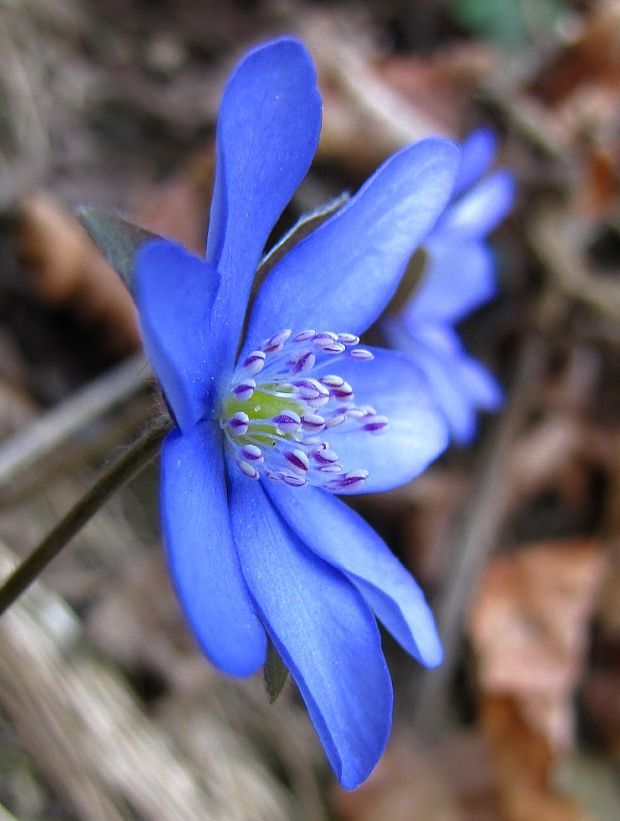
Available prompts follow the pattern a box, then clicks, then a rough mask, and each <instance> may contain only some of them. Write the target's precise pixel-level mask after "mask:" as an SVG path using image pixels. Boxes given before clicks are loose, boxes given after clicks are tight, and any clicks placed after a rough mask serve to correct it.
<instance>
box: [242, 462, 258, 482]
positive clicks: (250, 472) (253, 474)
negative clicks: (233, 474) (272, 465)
mask: <svg viewBox="0 0 620 821" xmlns="http://www.w3.org/2000/svg"><path fill="white" fill-rule="evenodd" d="M237 464H238V465H239V468H240V469H241V472H242V473H244V474H245V475H246V476H247V477H248V479H260V473H259V472H258V471H257V470H256V468H255V467H253V466H252V465H251V464H250V463H249V462H245V461H244V460H243V459H239V461H238V462H237Z"/></svg>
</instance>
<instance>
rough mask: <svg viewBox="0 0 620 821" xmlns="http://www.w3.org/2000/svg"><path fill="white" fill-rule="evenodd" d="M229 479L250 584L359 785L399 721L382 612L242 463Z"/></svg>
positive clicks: (320, 730)
mask: <svg viewBox="0 0 620 821" xmlns="http://www.w3.org/2000/svg"><path fill="white" fill-rule="evenodd" d="M229 480H230V488H231V494H230V496H231V512H232V523H233V533H234V538H235V542H236V544H237V549H238V551H239V556H240V559H241V565H242V567H243V573H244V575H245V578H246V581H247V583H248V587H249V588H250V590H251V592H252V595H253V597H254V599H255V601H256V604H257V607H258V610H259V612H260V614H261V617H262V619H263V621H264V623H265V626H266V629H267V631H268V633H269V635H270V637H271V639H272V640H273V642H274V644H275V646H276V648H277V650H278V652H279V653H280V655H281V657H282V659H283V661H284V663H285V664H286V666H287V667H288V668H289V670H290V671H291V674H292V676H293V678H294V679H295V681H296V682H297V685H298V687H299V690H300V692H301V695H302V697H303V699H304V701H305V703H306V707H307V708H308V713H309V714H310V718H311V719H312V723H313V724H314V727H315V729H316V732H317V734H318V736H319V738H320V740H321V743H322V745H323V747H324V749H325V752H326V754H327V757H328V758H329V761H330V764H331V765H332V767H333V769H334V771H335V773H336V775H337V776H338V780H339V781H340V783H341V784H342V786H343V787H346V788H347V789H353V788H354V787H357V786H358V785H359V784H360V783H361V782H362V781H364V779H365V778H367V777H368V775H369V774H370V772H371V771H372V769H373V767H374V766H375V764H376V763H377V761H378V759H379V757H380V756H381V753H382V752H383V749H384V747H385V744H386V741H387V737H388V735H389V731H390V725H391V717H392V715H391V714H392V683H391V681H390V676H389V673H388V670H387V667H386V664H385V659H384V658H383V653H382V651H381V639H380V635H379V631H378V628H377V625H376V622H375V620H374V617H373V615H372V613H371V611H370V609H369V608H368V607H367V605H366V604H365V602H364V601H363V599H362V597H361V596H360V595H359V593H358V592H357V591H356V589H355V587H354V586H353V585H352V584H351V583H350V582H349V581H348V579H347V578H346V577H345V576H344V575H343V574H342V573H340V572H339V571H337V570H335V569H334V568H333V567H332V566H331V565H329V564H327V563H326V562H324V561H323V560H322V559H320V558H318V557H317V556H316V555H315V554H314V553H312V552H311V551H310V550H309V549H308V548H307V547H306V546H305V545H304V544H303V543H302V542H301V541H300V540H299V539H298V538H297V537H296V536H295V534H294V533H293V532H292V531H291V530H290V529H289V528H288V527H287V525H286V524H285V522H284V521H283V520H282V518H281V517H280V515H279V514H278V513H277V512H276V511H275V510H274V508H273V507H272V505H271V503H270V502H269V499H268V498H267V497H266V496H265V492H264V490H263V488H262V485H261V484H260V483H259V482H253V481H252V480H250V479H247V478H246V477H244V476H242V475H241V474H240V473H239V472H238V471H237V470H236V469H235V468H233V469H232V470H231V472H230V477H229ZM325 526H326V527H329V526H330V525H329V523H326V524H325Z"/></svg>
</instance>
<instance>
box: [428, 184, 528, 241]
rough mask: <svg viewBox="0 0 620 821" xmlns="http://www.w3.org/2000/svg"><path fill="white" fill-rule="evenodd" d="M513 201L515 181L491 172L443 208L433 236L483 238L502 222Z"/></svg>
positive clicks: (455, 238) (454, 238)
mask: <svg viewBox="0 0 620 821" xmlns="http://www.w3.org/2000/svg"><path fill="white" fill-rule="evenodd" d="M514 198H515V179H514V175H513V174H512V173H511V172H510V171H505V170H502V171H495V172H494V173H493V174H489V176H487V177H485V178H484V179H483V180H481V181H480V182H479V183H478V184H477V185H475V186H474V187H473V188H471V189H470V190H469V191H468V192H467V193H466V194H464V195H463V196H462V197H461V198H460V199H459V200H457V202H455V203H454V204H453V205H451V206H450V208H448V209H447V211H446V213H445V215H444V216H443V217H442V218H441V221H440V222H439V224H438V225H437V228H436V231H435V232H434V236H439V235H441V236H442V237H446V239H447V238H448V236H450V238H452V239H453V240H454V241H456V240H457V238H458V237H461V238H463V239H465V238H467V237H471V238H476V237H484V236H486V235H487V234H488V233H490V232H491V231H492V230H493V229H494V228H496V227H497V225H499V223H500V222H501V221H502V220H503V219H504V217H505V216H506V214H508V212H509V211H510V209H511V208H512V205H513V202H514Z"/></svg>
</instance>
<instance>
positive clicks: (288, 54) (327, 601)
mask: <svg viewBox="0 0 620 821" xmlns="http://www.w3.org/2000/svg"><path fill="white" fill-rule="evenodd" d="M320 120H321V101H320V97H319V94H318V91H317V88H316V76H315V71H314V67H313V65H312V62H311V60H310V57H309V55H308V54H307V52H306V51H305V49H304V47H303V46H302V45H301V44H300V43H299V42H298V41H296V40H293V39H290V38H284V39H279V40H275V41H272V42H270V43H267V44H266V45H263V46H261V47H259V48H257V49H255V50H254V51H251V52H250V53H249V54H248V55H247V56H246V57H245V59H244V60H243V61H242V62H241V64H240V65H239V66H238V67H237V69H236V71H235V72H234V73H233V75H232V77H231V78H230V80H229V81H228V85H227V87H226V90H225V93H224V97H223V101H222V107H221V111H220V116H219V121H218V127H217V165H216V181H215V188H214V194H213V203H212V207H211V222H210V227H209V235H208V241H207V251H206V258H205V259H199V258H198V257H195V256H193V255H191V254H190V253H188V252H187V251H185V250H184V249H183V248H181V247H180V246H178V245H176V244H175V243H172V242H168V241H156V242H150V243H148V244H147V245H146V246H144V247H143V248H142V249H141V251H140V253H139V256H138V262H137V271H136V280H137V286H136V287H137V302H138V307H139V311H140V318H141V327H142V332H143V337H144V341H145V346H146V349H147V352H148V354H149V356H150V358H151V361H152V363H153V365H154V367H155V370H156V372H157V375H158V377H159V380H160V382H161V385H162V388H163V391H164V393H165V396H166V399H167V402H168V405H169V407H170V409H171V411H172V414H173V416H174V419H175V421H176V423H177V427H176V428H175V429H174V430H173V431H172V432H171V433H170V434H169V436H168V438H167V439H166V441H165V442H164V445H163V449H162V458H161V461H162V486H161V515H162V520H163V531H164V540H165V543H166V548H167V553H168V559H169V565H170V568H171V574H172V577H173V581H174V584H175V587H176V590H177V593H178V596H179V598H180V601H181V604H182V606H183V609H184V612H185V615H186V617H187V619H188V621H189V623H190V625H191V627H192V630H193V632H194V633H195V635H196V638H197V639H198V641H199V643H200V645H201V647H202V649H203V650H204V652H205V654H206V655H207V656H208V657H209V659H211V661H212V662H213V663H214V664H215V665H216V666H217V667H219V668H220V669H221V670H223V671H224V672H226V673H229V674H231V675H235V676H247V675H251V674H253V673H254V672H255V671H257V670H258V669H259V668H260V667H261V665H262V664H263V663H264V660H265V652H266V636H268V637H269V639H271V641H272V642H273V644H274V646H275V647H276V649H277V651H278V653H279V654H280V656H281V658H282V659H283V661H284V663H285V664H286V666H287V667H288V668H289V670H290V671H291V674H292V676H293V678H294V679H295V681H296V683H297V685H298V687H299V690H300V692H301V695H302V697H303V699H304V701H305V703H306V705H307V708H308V711H309V714H310V717H311V719H312V721H313V723H314V726H315V728H316V731H317V733H318V735H319V737H320V740H321V742H322V744H323V747H324V748H325V751H326V753H327V756H328V758H329V761H330V763H331V765H332V767H333V769H334V771H335V772H336V774H337V776H338V778H339V780H340V782H341V784H342V785H343V786H345V787H348V788H353V787H355V786H357V785H358V784H359V783H360V782H361V781H363V780H364V779H365V778H366V777H367V776H368V774H369V773H370V771H371V770H372V768H373V767H374V765H375V764H376V762H377V760H378V758H379V757H380V755H381V753H382V750H383V748H384V746H385V743H386V740H387V737H388V734H389V730H390V724H391V712H392V684H391V680H390V676H389V673H388V670H387V667H386V663H385V659H384V656H383V653H382V650H381V638H380V633H379V630H378V627H377V623H376V620H375V616H376V617H378V618H379V620H380V621H381V622H382V623H383V624H384V625H385V627H386V628H387V629H388V630H389V631H390V632H391V633H392V634H393V635H394V636H395V638H396V639H397V640H398V641H399V642H400V643H401V644H402V646H403V647H404V648H405V649H406V650H407V651H409V652H410V653H411V654H412V655H413V656H415V657H416V658H417V659H418V660H419V661H420V662H422V664H425V665H428V666H433V665H436V664H438V663H439V662H440V661H441V658H442V650H441V645H440V642H439V639H438V637H437V633H436V629H435V625H434V622H433V618H432V615H431V612H430V610H429V608H428V606H427V604H426V602H425V600H424V596H423V594H422V592H421V590H420V589H419V587H418V586H417V584H416V583H415V581H414V580H413V579H412V578H411V576H410V575H409V574H408V573H407V571H406V570H405V569H404V567H403V566H402V565H401V564H400V563H399V562H398V561H397V559H396V558H395V557H394V556H393V555H392V553H391V552H390V551H389V549H388V548H387V547H386V545H385V544H384V542H383V541H382V540H381V539H380V538H379V536H378V535H377V534H376V533H375V532H374V531H373V530H372V529H371V528H370V527H369V526H368V525H367V524H366V522H365V521H364V520H363V519H362V518H360V516H358V514H357V513H355V512H354V511H353V510H351V509H350V508H349V507H348V506H347V505H345V504H344V503H343V502H342V501H341V500H339V499H338V498H337V497H336V496H335V495H334V494H337V493H343V494H356V493H359V492H362V491H373V492H374V491H382V490H388V489H389V488H392V487H394V486H396V485H399V484H401V483H402V482H406V481H408V480H409V479H411V478H412V477H413V476H415V475H416V474H418V473H419V472H420V471H422V470H423V469H424V468H425V466H426V465H427V464H428V463H429V462H430V461H431V460H432V459H434V458H435V457H436V456H437V455H438V454H439V453H440V452H441V451H442V450H443V449H444V448H445V446H446V444H447V430H446V426H445V423H444V421H443V419H442V417H441V416H440V415H439V414H438V413H437V411H436V410H435V408H434V405H433V404H432V403H431V401H430V400H429V398H428V392H427V389H426V387H425V382H424V379H423V377H422V376H421V375H420V373H419V371H418V370H417V368H416V367H415V365H414V364H413V363H412V362H411V360H410V359H409V358H408V357H406V356H404V355H402V354H400V353H396V352H392V351H387V350H382V349H368V348H366V347H361V346H360V344H359V338H358V337H359V334H360V333H362V332H363V331H364V330H365V329H366V328H367V327H368V326H369V325H370V324H371V323H372V322H373V321H374V320H375V319H376V318H377V317H378V315H379V314H380V313H381V311H382V310H383V308H384V307H385V305H386V304H387V302H388V301H389V300H390V298H391V297H392V295H393V293H394V291H395V289H396V286H397V284H398V281H399V279H400V277H401V275H402V273H403V270H404V268H405V266H406V264H407V262H408V260H409V258H410V256H411V254H412V253H413V251H414V250H415V248H416V247H417V246H418V244H419V243H420V241H421V240H423V239H424V238H425V237H426V235H427V234H428V232H429V230H430V229H431V228H432V226H433V225H434V223H435V221H436V220H437V218H438V216H439V214H440V213H441V212H442V210H443V209H444V208H445V205H446V203H447V200H448V197H449V194H450V191H451V189H452V186H453V183H454V178H455V175H456V171H457V167H458V157H459V151H458V149H457V148H456V146H455V145H453V144H452V143H451V142H448V141H446V140H443V139H430V140H426V141H423V142H420V143H418V144H416V145H412V146H409V147H407V148H405V149H403V150H402V151H400V152H399V153H397V154H395V155H394V156H393V157H391V158H390V159H388V160H387V162H386V163H385V164H384V165H383V166H382V167H381V168H380V169H379V170H378V171H377V172H376V173H375V174H374V176H372V177H371V178H370V179H369V180H368V181H367V182H366V184H365V185H364V186H363V187H362V188H361V189H360V190H359V191H358V193H357V194H356V195H355V196H354V197H352V198H351V199H350V200H349V201H348V202H347V203H346V204H345V205H344V206H343V207H342V208H340V210H338V211H337V212H336V213H334V214H333V216H331V217H329V218H328V219H327V220H326V221H325V222H323V223H322V224H321V225H320V226H319V227H318V228H316V229H315V230H314V231H313V232H312V233H311V234H309V235H308V236H307V237H305V238H304V239H303V240H301V241H300V242H299V243H298V244H297V245H295V246H294V247H293V249H292V250H290V251H289V252H288V253H287V254H286V255H285V256H284V257H283V258H282V259H281V260H280V261H279V262H277V264H276V265H275V267H273V268H272V270H271V271H270V272H269V273H268V275H267V276H266V278H265V279H264V281H263V282H262V284H261V286H260V289H259V290H258V293H257V295H256V298H255V299H254V302H253V304H251V305H250V307H249V308H248V305H249V301H250V290H251V286H252V281H253V278H254V273H255V271H256V268H257V265H258V263H259V261H260V258H261V254H262V252H263V248H264V246H265V243H266V241H267V239H268V237H269V234H270V232H271V230H272V228H273V226H274V224H275V223H276V221H277V220H278V218H279V216H280V214H281V212H282V210H283V209H284V207H285V206H286V204H287V202H288V201H289V199H290V198H291V196H292V195H293V193H294V191H295V189H296V187H297V186H298V185H299V183H300V182H301V180H302V179H303V177H304V175H305V174H306V172H307V169H308V167H309V165H310V162H311V160H312V157H313V154H314V152H315V149H316V146H317V142H318V135H319V130H320ZM246 313H247V317H246ZM244 325H247V331H246V332H245V335H244V334H243V333H242V331H243V328H244Z"/></svg>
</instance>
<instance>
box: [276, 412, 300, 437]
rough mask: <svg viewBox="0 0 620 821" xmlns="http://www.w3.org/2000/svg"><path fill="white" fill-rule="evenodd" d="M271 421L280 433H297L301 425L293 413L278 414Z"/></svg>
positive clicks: (298, 418)
mask: <svg viewBox="0 0 620 821" xmlns="http://www.w3.org/2000/svg"><path fill="white" fill-rule="evenodd" d="M272 421H273V422H274V423H275V424H276V425H277V427H278V429H279V430H280V431H282V433H297V431H298V430H299V426H300V425H301V418H300V417H299V416H298V415H297V414H296V413H295V412H294V411H286V412H285V413H279V414H278V415H277V416H274V417H273V420H272Z"/></svg>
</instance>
